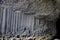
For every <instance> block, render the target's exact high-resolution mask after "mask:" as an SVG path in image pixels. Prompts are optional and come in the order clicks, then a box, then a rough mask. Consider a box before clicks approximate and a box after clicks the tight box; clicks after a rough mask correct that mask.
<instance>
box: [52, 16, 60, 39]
mask: <svg viewBox="0 0 60 40" xmlns="http://www.w3.org/2000/svg"><path fill="white" fill-rule="evenodd" d="M56 31H57V33H56V35H55V36H54V38H53V39H56V38H57V39H60V16H59V18H58V19H57V21H56Z"/></svg>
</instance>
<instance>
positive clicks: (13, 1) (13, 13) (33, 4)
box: [0, 0, 60, 37]
mask: <svg viewBox="0 0 60 40" xmlns="http://www.w3.org/2000/svg"><path fill="white" fill-rule="evenodd" d="M58 4H59V3H58V0H56V1H55V0H5V1H4V0H1V1H0V28H1V29H0V34H2V36H15V35H19V36H20V37H30V36H33V37H35V36H44V35H49V36H54V35H55V34H56V20H57V18H58V16H59V11H60V10H59V5H58Z"/></svg>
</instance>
